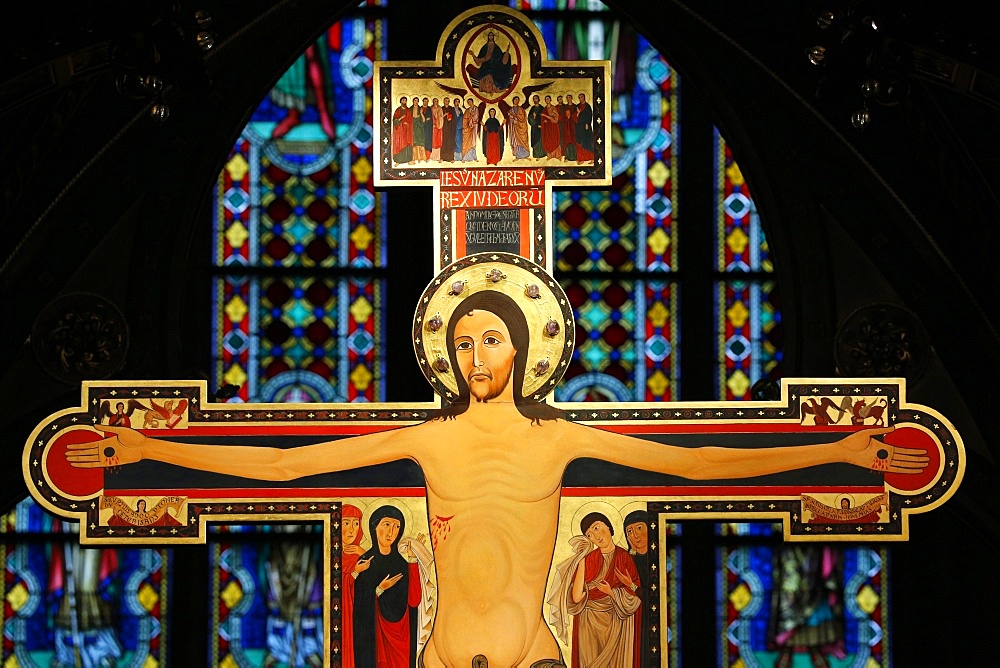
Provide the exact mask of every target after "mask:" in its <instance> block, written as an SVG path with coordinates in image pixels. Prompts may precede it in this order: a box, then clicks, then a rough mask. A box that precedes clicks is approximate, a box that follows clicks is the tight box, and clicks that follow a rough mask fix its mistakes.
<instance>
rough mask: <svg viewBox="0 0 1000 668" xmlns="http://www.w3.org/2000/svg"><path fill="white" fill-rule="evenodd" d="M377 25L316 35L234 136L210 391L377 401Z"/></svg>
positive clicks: (224, 185)
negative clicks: (225, 387)
mask: <svg viewBox="0 0 1000 668" xmlns="http://www.w3.org/2000/svg"><path fill="white" fill-rule="evenodd" d="M384 37H385V36H384V30H383V25H382V20H381V19H374V18H348V19H344V20H342V21H340V22H339V23H337V24H335V25H334V26H332V27H331V28H330V29H329V30H327V31H326V32H325V33H324V34H323V35H322V36H321V38H320V39H319V40H318V41H317V42H316V43H315V44H314V45H312V46H310V47H309V49H307V50H306V52H305V53H304V54H302V56H300V57H299V59H297V60H296V61H295V63H294V64H293V66H292V67H291V68H290V69H289V71H288V72H287V73H286V74H285V75H284V76H282V78H281V79H280V80H279V81H278V83H277V84H276V86H275V88H274V89H273V90H272V92H271V94H269V95H268V96H267V97H266V98H265V100H264V101H263V102H262V103H261V105H260V106H259V107H258V109H257V110H256V111H255V112H254V114H253V116H252V117H251V120H250V123H249V124H248V125H247V127H246V128H245V129H244V131H243V133H242V135H241V137H240V138H239V140H237V142H236V144H235V146H234V148H233V151H232V152H231V154H230V157H229V159H228V161H227V162H226V165H225V168H224V170H223V173H222V174H221V175H220V178H219V182H218V185H217V189H216V195H217V197H216V202H217V205H216V207H215V211H214V224H215V230H216V232H217V237H216V246H215V250H214V253H215V256H214V265H215V266H216V267H217V270H216V276H217V278H216V279H215V299H214V304H215V306H214V310H215V312H214V318H213V325H214V331H213V341H214V349H215V350H218V351H220V353H219V355H218V357H217V358H216V361H215V364H214V368H213V378H212V382H213V384H214V385H215V386H216V387H221V386H223V385H227V384H228V385H234V386H237V387H239V393H238V395H237V398H238V399H241V400H244V401H246V400H254V401H264V402H299V401H374V400H379V399H381V398H383V396H384V391H383V389H382V387H381V384H380V383H381V378H382V377H383V374H384V361H383V356H382V353H381V347H382V338H381V337H382V333H381V331H380V327H379V326H378V322H379V318H380V314H381V311H382V308H383V306H384V295H383V285H382V282H381V279H379V278H378V276H379V268H381V267H383V266H384V264H385V211H384V205H383V197H382V195H381V194H378V193H376V192H375V190H374V185H373V181H372V163H371V161H372V151H371V142H372V127H371V123H372V118H371V109H372V101H371V95H372V80H371V76H372V71H373V62H374V61H375V60H376V59H379V58H382V57H384V51H385V46H384Z"/></svg>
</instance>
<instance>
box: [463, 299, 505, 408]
mask: <svg viewBox="0 0 1000 668" xmlns="http://www.w3.org/2000/svg"><path fill="white" fill-rule="evenodd" d="M516 354H517V351H516V350H514V345H513V343H511V340H510V331H509V330H508V329H507V325H506V324H505V323H504V321H503V320H501V319H500V316H498V315H496V314H495V313H491V312H490V311H479V310H476V311H471V312H469V314H468V315H466V316H464V317H462V319H461V320H459V321H458V323H457V324H456V325H455V356H456V357H457V359H458V369H459V371H460V372H461V374H462V375H463V376H464V377H465V379H466V382H468V384H469V393H470V394H471V395H472V396H474V397H475V398H476V401H481V402H486V401H490V400H491V399H497V398H499V399H501V400H505V401H513V400H514V391H513V388H512V387H511V386H510V384H509V383H508V381H509V380H510V374H511V371H512V370H513V368H514V355H516Z"/></svg>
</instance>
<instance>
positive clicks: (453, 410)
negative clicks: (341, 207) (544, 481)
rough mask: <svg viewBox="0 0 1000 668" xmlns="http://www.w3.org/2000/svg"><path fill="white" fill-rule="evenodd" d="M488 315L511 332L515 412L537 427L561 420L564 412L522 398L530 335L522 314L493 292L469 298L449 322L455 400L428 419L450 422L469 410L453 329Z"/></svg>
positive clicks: (506, 297) (509, 302) (467, 385)
mask: <svg viewBox="0 0 1000 668" xmlns="http://www.w3.org/2000/svg"><path fill="white" fill-rule="evenodd" d="M477 310H478V311H489V312H490V313H493V314H494V315H496V316H497V317H498V318H500V319H501V320H503V322H504V324H505V325H507V330H508V331H509V332H510V342H511V345H513V346H514V350H516V351H517V354H516V355H514V369H513V373H512V374H511V377H510V379H509V380H508V381H507V382H509V383H513V389H514V405H515V406H516V407H517V410H518V412H520V413H521V415H523V416H524V417H526V418H528V419H529V420H531V422H532V423H533V424H540V423H541V421H542V420H557V419H559V418H561V417H564V416H563V412H562V411H561V410H559V409H558V408H554V407H552V406H550V405H548V404H547V403H545V402H544V401H533V400H531V399H529V398H525V397H524V396H522V395H521V392H522V390H523V388H524V374H525V367H526V366H527V359H528V342H529V337H530V334H529V332H528V321H527V320H526V319H525V317H524V312H522V311H521V308H520V307H519V306H518V305H517V302H515V301H514V300H513V299H512V298H510V297H508V296H507V295H505V294H503V293H502V292H497V291H495V290H483V291H482V292H476V293H474V294H472V295H469V296H468V297H466V298H465V299H464V300H462V303H460V304H459V305H458V307H457V308H456V309H455V311H454V313H453V314H452V317H451V319H450V320H449V322H448V330H447V334H446V336H447V338H446V339H445V341H446V345H447V347H448V359H449V362H450V363H451V368H452V369H454V371H455V379H456V381H457V382H458V397H457V398H455V399H454V400H452V401H451V402H450V403H448V404H446V405H445V406H443V407H442V408H441V409H440V410H438V411H435V413H434V414H433V415H431V419H440V420H444V419H452V418H454V417H455V416H456V415H461V414H462V413H464V412H465V411H467V410H469V401H470V394H469V382H468V379H467V378H464V377H462V374H461V373H460V372H459V367H458V356H457V355H456V352H455V327H456V326H457V325H458V321H459V320H460V319H461V318H464V317H465V316H466V315H468V314H469V313H470V312H472V311H477Z"/></svg>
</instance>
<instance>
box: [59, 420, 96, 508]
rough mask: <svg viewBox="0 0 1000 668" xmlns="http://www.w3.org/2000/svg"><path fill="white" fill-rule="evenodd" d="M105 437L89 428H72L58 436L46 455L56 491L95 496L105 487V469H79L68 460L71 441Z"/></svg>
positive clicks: (94, 439) (82, 441)
mask: <svg viewBox="0 0 1000 668" xmlns="http://www.w3.org/2000/svg"><path fill="white" fill-rule="evenodd" d="M102 438H103V436H101V434H99V433H97V432H96V431H91V430H89V429H71V430H70V431H66V432H63V433H62V434H59V436H57V437H56V440H55V441H54V442H53V443H52V446H51V447H50V448H49V451H48V454H47V455H46V457H45V470H46V471H48V474H49V480H51V481H52V484H53V485H54V486H55V487H56V491H59V492H62V493H64V494H67V495H69V496H93V495H95V494H97V493H99V492H100V491H101V490H102V489H104V469H102V468H93V469H79V468H75V467H73V465H71V464H70V463H69V462H68V461H66V446H68V445H69V444H70V443H90V442H92V441H99V440H101V439H102Z"/></svg>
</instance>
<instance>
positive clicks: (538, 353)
mask: <svg viewBox="0 0 1000 668" xmlns="http://www.w3.org/2000/svg"><path fill="white" fill-rule="evenodd" d="M486 290H491V291H494V292H500V293H503V294H505V295H507V296H508V297H510V298H511V299H513V300H514V302H515V303H516V304H517V306H518V308H520V309H521V312H522V313H524V318H525V320H526V321H527V323H528V356H527V358H526V360H525V370H524V384H523V386H522V387H521V396H522V397H525V398H530V399H531V400H533V401H541V400H543V399H544V398H545V397H546V396H547V395H548V394H549V393H550V392H552V390H553V389H554V388H555V386H556V383H558V382H559V380H560V379H561V378H562V376H563V373H565V372H566V367H567V365H568V364H569V361H570V359H571V358H572V356H573V342H574V335H575V333H576V330H575V323H574V321H573V309H572V308H571V307H570V304H569V299H567V297H566V293H565V292H563V290H562V288H561V287H560V286H559V283H557V282H556V280H555V279H554V278H552V277H551V276H549V274H548V273H547V272H546V271H545V270H544V269H543V268H542V267H540V266H538V265H537V264H535V263H534V262H531V261H530V260H526V259H525V258H523V257H521V256H519V255H513V254H511V253H477V254H474V255H469V256H466V257H464V258H462V259H461V260H458V261H456V262H454V263H452V264H450V265H449V266H447V267H445V268H444V269H443V270H441V273H439V274H438V275H437V278H435V279H434V280H433V281H431V283H430V285H428V286H427V289H425V290H424V294H423V295H422V296H421V298H420V303H419V304H418V305H417V311H416V313H415V314H414V316H413V350H414V352H416V354H417V360H418V361H419V362H420V368H421V370H422V371H423V373H424V376H425V377H426V378H427V380H428V381H429V382H430V384H431V387H433V388H434V391H435V392H437V393H438V394H440V395H441V396H442V397H444V398H445V399H447V400H449V401H450V400H452V399H454V398H455V397H457V396H458V381H457V379H456V378H455V370H454V369H452V368H451V356H450V355H449V354H448V342H447V341H446V340H445V338H446V335H447V332H448V323H449V322H450V320H451V318H452V315H453V314H454V313H455V309H456V307H457V306H458V305H459V304H460V303H461V302H462V301H463V300H464V299H465V298H466V297H468V296H470V295H472V294H475V293H477V292H483V291H486ZM548 328H552V329H548ZM553 329H554V330H557V331H556V332H555V333H554V334H553V333H551V331H552V330H553ZM441 360H443V361H444V362H447V364H444V362H442V361H441ZM439 365H441V366H440V367H439Z"/></svg>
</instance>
